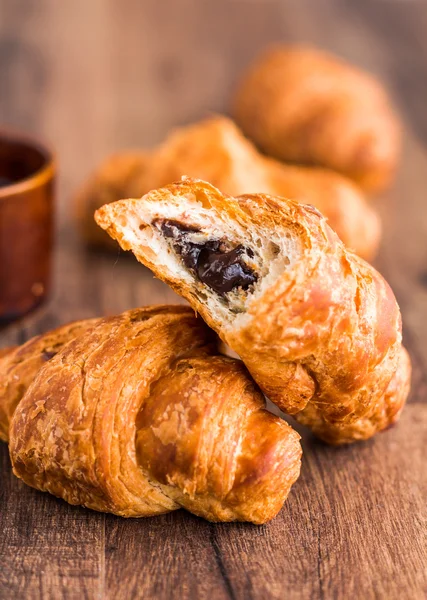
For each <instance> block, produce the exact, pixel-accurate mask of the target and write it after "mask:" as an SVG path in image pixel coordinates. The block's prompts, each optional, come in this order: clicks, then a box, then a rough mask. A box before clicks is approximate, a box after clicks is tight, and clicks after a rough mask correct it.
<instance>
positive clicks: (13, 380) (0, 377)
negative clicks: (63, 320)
mask: <svg viewBox="0 0 427 600" xmlns="http://www.w3.org/2000/svg"><path fill="white" fill-rule="evenodd" d="M96 322H97V319H88V320H86V321H76V322H74V323H67V324H66V325H62V326H61V327H58V328H57V329H54V330H53V331H49V332H47V333H44V334H41V335H38V336H36V337H33V338H31V339H30V340H28V342H26V343H25V344H23V345H22V346H17V347H15V348H7V349H6V350H8V352H7V353H5V354H4V355H3V356H2V355H1V351H0V439H1V440H3V441H5V442H7V441H8V440H9V424H10V421H11V418H12V415H13V413H14V411H15V409H16V407H17V405H18V403H19V402H20V400H21V398H22V397H23V395H24V394H25V392H26V391H27V389H28V386H29V385H30V383H31V382H32V381H33V379H34V377H35V376H36V374H37V373H38V371H39V369H40V368H41V367H42V366H43V365H44V364H45V363H46V362H47V361H49V360H50V359H51V358H52V357H53V356H55V354H57V353H58V352H59V351H60V350H61V349H62V347H63V346H64V345H65V344H67V343H68V342H69V341H71V340H73V339H74V338H75V337H77V336H78V335H81V334H82V333H84V332H85V331H86V330H87V329H90V328H91V327H93V326H94V325H95V323H96Z"/></svg>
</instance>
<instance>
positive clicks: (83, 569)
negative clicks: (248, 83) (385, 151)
mask: <svg viewBox="0 0 427 600" xmlns="http://www.w3.org/2000/svg"><path fill="white" fill-rule="evenodd" d="M0 15H1V16H0V77H1V83H0V89H1V94H0V120H1V122H3V123H5V124H7V125H9V126H13V127H17V128H23V129H25V130H28V131H30V132H32V133H35V134H36V135H39V136H41V137H43V138H44V139H47V140H48V141H49V142H50V143H51V144H52V146H53V147H55V148H56V150H57V152H58V157H59V161H60V166H61V178H60V181H59V189H58V207H59V211H58V212H59V215H58V244H57V254H56V264H55V286H54V293H53V295H52V298H51V299H50V301H49V303H48V304H47V305H46V306H45V307H44V308H43V309H41V310H40V311H39V312H37V313H35V314H33V315H31V316H29V317H28V318H26V319H25V320H24V321H23V322H21V323H19V324H16V325H14V326H12V327H10V328H9V329H7V330H5V331H2V332H0V347H3V346H7V345H8V344H14V343H22V342H23V341H25V340H26V339H28V337H30V336H32V335H34V334H35V333H37V332H39V331H44V330H46V329H47V328H49V327H53V326H55V325H57V324H59V323H63V322H66V321H68V320H71V319H78V318H84V317H89V316H94V315H99V314H114V313H117V312H120V311H123V310H126V309H128V308H131V307H134V306H137V305H144V304H150V303H159V302H160V303H163V302H175V301H180V300H179V299H178V298H177V297H176V296H175V295H174V294H173V292H171V291H170V290H169V289H168V288H166V287H165V286H164V285H163V284H161V283H160V282H159V281H157V280H154V279H153V278H152V276H151V274H150V273H149V272H148V271H146V270H144V269H143V268H141V267H140V266H138V265H136V264H135V263H134V261H133V260H132V259H131V258H130V257H127V256H126V255H125V254H124V253H119V252H118V253H117V255H116V256H111V255H103V254H99V253H93V252H89V251H88V250H86V249H85V248H84V247H83V246H82V245H81V243H80V241H79V239H78V237H77V235H76V232H75V231H73V228H72V225H71V222H70V216H71V210H70V206H69V200H70V195H71V193H72V191H73V190H74V189H75V187H76V185H77V184H78V183H79V182H80V181H81V180H82V178H83V177H84V176H85V175H86V174H87V173H88V172H89V171H90V169H91V168H92V167H93V166H94V165H95V164H96V163H97V162H98V161H99V160H100V159H101V158H103V157H104V156H105V155H106V154H108V153H109V152H111V151H114V150H116V149H118V148H122V147H127V146H150V145H151V144H153V143H157V142H158V141H160V140H161V139H162V138H163V137H164V135H165V133H166V132H167V130H168V129H169V128H170V127H171V126H173V125H178V124H182V123H185V122H189V121H191V120H194V119H197V118H199V117H201V116H203V115H205V114H207V113H208V112H209V111H226V110H227V106H228V100H229V97H230V94H231V91H232V88H233V85H234V82H235V80H236V77H237V76H238V74H239V72H240V70H241V69H242V67H243V66H244V65H245V64H246V63H248V62H249V61H250V60H251V59H252V58H253V56H255V54H256V53H257V52H258V51H259V50H260V49H261V48H262V47H263V46H264V45H265V44H267V43H270V42H272V41H277V40H288V41H304V42H312V43H315V44H318V45H321V46H323V47H325V48H327V49H329V50H332V51H335V52H337V53H339V54H341V55H342V56H344V57H346V58H348V59H350V60H352V61H354V62H355V63H357V64H360V65H361V66H362V67H365V68H368V69H370V70H371V71H373V72H374V73H377V74H378V75H379V76H381V77H382V78H383V79H384V80H385V81H386V83H387V84H388V86H389V87H390V89H391V90H392V91H393V93H394V95H395V98H396V102H397V104H398V106H399V108H400V110H401V112H402V115H403V118H404V120H405V124H406V129H407V135H406V141H405V151H404V155H403V157H402V168H401V171H400V173H399V177H398V180H397V182H396V185H395V187H394V189H393V190H392V191H391V192H389V193H387V194H386V195H385V197H384V199H383V200H382V201H381V203H380V209H381V213H382V216H383V220H384V229H385V233H384V241H383V245H382V249H381V253H380V256H379V258H378V261H377V266H378V267H379V269H380V270H381V271H382V272H383V273H384V275H385V276H386V277H387V278H388V280H389V281H390V283H391V284H392V286H393V288H394V289H395V291H396V294H397V297H398V299H399V302H400V304H401V307H402V312H403V317H404V323H405V341H406V344H407V346H408V348H409V350H410V353H411V356H412V360H413V364H414V378H413V391H412V394H411V402H410V404H409V406H408V407H407V408H406V410H405V412H404V414H403V417H402V420H401V422H400V424H399V425H398V426H397V427H395V428H393V429H391V430H389V431H387V432H385V433H384V434H381V435H379V436H378V437H377V438H376V439H374V440H372V441H369V442H366V443H363V444H360V445H357V446H354V447H351V448H344V449H340V450H336V449H332V448H328V447H326V446H324V445H323V444H320V443H318V442H316V441H315V440H313V439H312V437H311V436H310V435H309V434H307V433H306V432H303V431H302V430H301V429H300V431H301V433H302V435H303V445H304V463H303V470H302V475H301V478H300V479H299V481H298V482H297V484H296V485H295V488H294V489H293V491H292V493H291V496H290V498H289V500H288V502H287V504H286V506H285V508H284V510H282V512H281V513H280V515H279V516H278V518H277V519H276V520H274V521H273V522H272V523H270V524H269V525H266V526H263V527H256V526H250V525H243V524H232V525H213V524H209V523H207V522H205V521H203V520H201V519H197V518H196V517H193V516H192V515H189V514H187V513H185V512H184V511H180V512H177V513H173V514H170V515H167V516H164V517H158V518H154V519H147V520H123V519H120V518H117V517H114V516H111V515H100V514H96V513H93V512H89V511H86V510H84V509H80V508H75V507H70V506H68V505H66V504H65V503H64V502H61V501H59V500H56V499H54V498H52V497H50V496H48V495H44V494H41V493H39V492H36V491H34V490H31V489H29V488H27V487H26V486H24V485H23V484H22V483H21V482H20V481H18V480H17V479H16V478H14V477H13V476H12V474H11V471H10V465H9V459H8V455H7V448H6V446H4V445H2V446H1V447H0V565H1V566H0V598H5V599H9V598H12V597H13V598H17V599H20V598H25V599H27V598H28V599H30V598H31V599H33V598H35V599H37V598H43V599H44V598H52V599H55V600H56V599H57V598H67V599H68V598H70V599H80V598H89V599H95V598H102V599H104V598H105V599H110V598H111V599H117V598H118V599H121V598H144V599H145V598H156V599H157V598H159V599H169V598H173V599H175V598H176V599H182V598H184V599H186V598H202V599H203V598H209V599H212V600H216V599H221V600H222V599H226V598H231V599H239V600H240V599H242V600H243V599H244V600H247V599H252V598H253V599H256V600H259V599H264V598H266V599H267V598H268V599H270V598H277V599H279V598H280V599H281V598H291V599H293V598H295V599H299V598H301V599H305V598H324V599H329V598H334V599H335V598H337V599H341V598H343V599H344V598H345V599H346V598H356V599H357V598H361V599H362V598H363V599H365V598H368V599H370V598H373V599H374V598H380V599H383V598H384V599H387V600H388V599H394V598H396V599H397V598H399V599H401V598H403V599H406V598H407V599H413V598H415V599H418V598H422V597H425V595H427V573H426V564H427V511H426V502H425V498H426V497H427V469H426V468H425V461H424V460H423V459H424V454H425V450H424V448H425V444H426V442H427V403H426V398H427V375H426V374H427V343H426V341H427V318H426V316H427V266H426V265H427V211H426V209H425V202H426V197H425V195H426V192H425V186H426V179H425V173H426V172H427V113H426V110H425V98H426V96H427V41H426V37H425V31H426V27H427V4H426V3H425V2H423V0H412V2H404V1H403V0H401V1H399V0H369V1H368V0H360V1H359V2H357V3H355V2H351V1H350V0H348V1H346V2H345V1H338V0H336V1H332V0H317V1H316V2H315V1H314V0H311V1H309V0H300V1H298V2H297V1H296V0H294V1H289V2H282V1H281V0H246V1H245V0H241V1H235V0H175V1H174V2H170V3H167V4H166V3H163V2H158V0H143V1H138V0H122V2H120V3H119V2H114V0H92V1H91V2H86V1H85V0H75V1H74V2H56V0H39V1H37V0H15V1H14V2H8V1H7V0H0Z"/></svg>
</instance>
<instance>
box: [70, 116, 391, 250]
mask: <svg viewBox="0 0 427 600" xmlns="http://www.w3.org/2000/svg"><path fill="white" fill-rule="evenodd" d="M138 165H139V166H138ZM138 172H139V173H138ZM182 175H187V176H190V177H197V178H200V179H205V180H206V181H210V182H211V183H212V184H213V185H215V186H216V187H218V188H219V189H220V190H222V191H223V192H225V193H227V194H231V195H233V196H238V195H240V194H245V193H251V192H263V193H267V194H272V195H276V196H285V197H287V198H293V199H296V200H299V201H301V202H305V203H309V204H313V205H314V206H316V208H318V209H319V210H320V211H321V212H322V213H323V214H324V215H325V216H326V217H327V218H328V219H329V224H330V225H331V227H332V228H333V229H335V231H336V232H337V233H338V235H339V236H340V237H341V238H342V239H343V240H344V242H345V243H346V244H347V246H349V247H350V248H353V249H354V250H355V251H356V252H357V253H358V254H359V255H360V256H363V257H364V258H367V259H371V258H372V257H373V256H374V255H375V252H376V250H377V248H378V244H379V239H380V222H379V218H378V216H377V214H376V213H375V212H374V210H373V209H372V208H371V207H370V206H369V205H368V203H367V202H366V199H365V198H364V196H363V194H362V193H361V191H360V190H359V189H358V188H357V187H356V186H355V185H354V184H353V183H352V182H351V181H349V180H348V179H346V178H345V177H342V176H341V175H339V174H337V173H334V172H333V171H329V170H327V169H320V168H309V167H296V166H290V165H284V164H283V163H280V162H278V161H275V160H273V159H269V158H266V157H264V156H262V155H261V154H260V153H259V152H258V151H257V150H256V148H255V147H254V146H253V145H252V144H251V142H249V141H248V140H247V139H245V137H244V136H243V135H242V134H241V132H240V131H239V129H238V128H237V127H236V126H235V124H234V123H233V122H232V121H230V120H229V119H226V118H225V117H214V118H210V119H206V120H204V121H201V122H199V123H195V124H194V125H190V126H188V127H182V128H180V129H177V130H176V131H175V132H173V133H172V134H171V135H169V136H168V138H167V139H166V141H165V142H164V144H162V145H161V146H160V147H159V148H157V149H155V150H154V151H152V152H151V153H150V154H149V153H146V154H143V153H140V154H136V153H127V154H123V155H116V156H113V157H111V158H110V159H108V160H107V161H106V162H105V163H104V164H102V165H101V166H100V168H99V169H98V171H97V172H96V173H95V174H94V175H93V176H92V178H91V179H90V180H89V181H88V182H87V183H86V184H85V186H84V188H83V189H82V190H81V191H80V192H79V193H78V195H77V198H76V202H77V206H78V213H79V218H80V220H81V223H82V228H83V231H84V235H85V238H86V239H88V240H89V241H90V242H91V243H95V244H96V243H103V244H104V245H106V242H107V241H108V242H109V243H110V244H111V239H110V238H109V236H107V235H105V234H104V232H103V231H102V230H101V229H100V228H99V227H97V226H96V224H95V222H94V220H93V213H94V212H95V210H96V209H97V208H100V207H101V206H102V205H103V204H107V203H108V202H112V201H114V200H120V199H121V198H135V197H140V196H141V195H143V194H145V193H147V192H149V191H150V190H152V189H155V188H158V187H162V186H164V185H167V184H168V183H170V182H172V181H177V180H179V179H180V178H181V176H182Z"/></svg>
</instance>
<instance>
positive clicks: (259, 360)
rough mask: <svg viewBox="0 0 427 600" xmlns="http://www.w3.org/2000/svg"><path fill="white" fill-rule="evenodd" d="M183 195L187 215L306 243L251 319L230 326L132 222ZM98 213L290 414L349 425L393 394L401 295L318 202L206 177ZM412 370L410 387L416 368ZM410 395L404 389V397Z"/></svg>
mask: <svg viewBox="0 0 427 600" xmlns="http://www.w3.org/2000/svg"><path fill="white" fill-rule="evenodd" d="M181 199H182V200H181ZM184 199H185V202H186V204H185V213H183V217H182V218H183V219H184V223H185V218H186V215H188V219H189V222H191V215H192V211H197V210H199V209H198V207H200V206H203V209H204V210H206V209H208V210H210V215H211V222H212V223H213V225H212V227H213V226H214V225H215V223H216V222H219V221H220V219H225V218H226V219H228V221H229V223H231V225H232V226H233V224H237V223H239V226H240V227H242V226H244V227H245V228H246V230H247V232H248V236H247V237H248V239H249V234H250V233H253V231H254V229H255V228H263V231H266V232H267V233H268V232H269V231H270V232H271V233H273V232H276V233H277V232H278V231H281V232H283V235H284V236H290V237H291V238H292V239H293V240H295V241H296V242H297V243H298V247H300V248H301V254H300V255H299V256H298V257H297V258H296V259H295V260H294V262H293V263H292V265H291V266H290V267H289V268H287V269H284V270H283V271H282V272H281V273H280V274H278V276H277V278H276V279H275V280H274V281H273V282H272V283H271V285H269V286H268V288H267V289H265V290H264V291H263V293H262V294H261V295H258V296H255V295H254V297H253V299H251V300H250V301H249V304H248V306H247V310H246V315H245V319H246V320H244V321H242V320H241V321H237V320H234V321H233V324H232V325H231V326H230V325H228V324H227V323H225V322H224V320H222V319H220V318H219V317H218V316H215V315H214V314H213V312H212V311H211V310H210V308H209V306H208V304H207V302H206V301H205V300H204V299H203V298H202V296H200V295H198V294H196V293H195V285H194V284H192V283H191V281H189V280H188V279H187V280H186V281H185V280H184V279H183V278H182V277H179V276H178V275H177V273H176V272H173V271H171V270H170V269H169V268H168V267H167V266H165V265H164V264H161V261H160V257H159V256H158V255H154V254H149V253H148V252H147V251H146V249H145V248H144V247H142V246H141V245H139V244H138V242H137V238H134V237H132V238H129V237H128V227H129V223H130V222H131V221H132V220H134V219H135V218H137V217H138V215H140V214H142V213H141V211H142V210H143V207H146V206H149V205H150V204H152V205H153V206H154V209H155V211H156V214H159V215H160V216H161V215H162V214H163V213H162V206H163V204H164V203H168V204H169V205H171V204H173V203H175V204H176V205H180V202H182V201H183V200H184ZM147 210H148V209H147ZM183 211H184V209H183ZM96 219H97V222H98V224H99V225H100V226H101V227H103V228H104V229H106V230H107V231H108V233H109V234H110V235H111V236H112V237H113V238H114V239H117V240H118V241H119V243H120V244H121V246H122V247H123V248H124V249H126V250H128V249H131V250H132V251H133V252H134V254H135V256H136V257H137V259H138V260H139V261H140V262H142V263H144V264H145V265H146V266H148V267H149V268H150V269H152V270H153V272H154V273H155V274H156V276H158V277H159V278H160V279H162V280H163V281H166V283H168V284H169V285H170V286H171V287H173V289H174V290H175V291H176V292H178V293H179V294H181V295H182V296H183V297H185V298H186V299H187V300H188V301H189V302H190V304H191V305H192V306H193V308H194V309H195V310H196V311H197V312H198V313H200V315H201V316H202V317H203V318H204V320H205V321H206V322H207V323H208V324H209V325H210V326H211V327H212V328H213V329H214V330H215V331H217V333H218V334H219V335H220V336H221V338H222V339H223V340H224V341H225V342H226V343H227V344H229V346H230V347H231V348H232V349H233V350H234V351H235V352H237V353H238V354H239V356H240V357H241V358H242V360H243V361H244V363H245V364H246V366H247V367H248V369H249V371H250V372H251V374H252V376H253V377H254V379H255V381H257V383H258V384H259V385H260V387H261V388H262V390H263V391H264V393H265V394H266V395H267V396H268V397H269V398H270V399H271V400H272V401H273V402H275V403H276V404H277V405H278V406H279V407H280V408H282V409H283V410H284V411H285V412H288V413H291V414H297V413H299V412H300V411H302V410H303V409H305V408H306V406H307V405H308V404H309V403H311V404H313V405H314V407H315V408H316V410H317V411H319V413H320V414H321V416H322V419H324V420H325V421H326V422H328V423H330V424H332V425H335V424H340V425H341V426H343V425H348V424H351V423H354V422H355V421H357V420H359V419H361V418H362V417H367V416H369V415H371V414H372V412H373V411H375V409H376V407H377V406H378V405H379V403H383V402H384V394H386V393H390V392H386V390H387V387H388V386H389V384H390V381H391V379H392V377H393V376H394V374H395V372H396V369H397V363H398V357H399V354H400V352H401V319H400V311H399V307H398V305H397V302H396V300H395V297H394V295H393V293H392V291H391V289H390V287H389V286H388V284H387V283H386V282H385V280H384V279H383V278H382V277H381V275H380V274H379V273H378V272H377V271H376V270H375V269H374V268H373V267H372V266H370V265H369V264H368V263H366V262H365V261H363V260H362V259H360V258H359V257H357V256H356V255H355V254H353V253H352V252H349V251H347V250H346V248H345V247H344V245H343V244H342V243H341V242H340V240H339V239H338V237H337V236H336V234H335V233H334V232H333V231H332V230H331V228H330V227H329V226H328V225H327V223H326V221H325V219H324V218H323V217H322V215H321V214H320V213H319V212H318V211H316V210H315V209H314V208H312V207H310V206H305V205H301V204H298V203H296V202H292V201H290V200H285V199H283V198H273V197H271V196H265V195H247V196H241V197H238V198H232V197H229V196H224V195H222V194H221V193H220V192H219V191H218V190H216V189H215V188H213V187H212V186H211V185H209V184H207V183H205V182H202V181H195V180H189V179H186V180H183V181H181V182H178V183H176V184H173V185H170V186H167V187H166V188H163V189H161V190H156V191H155V192H152V193H150V194H148V195H147V196H145V197H144V198H142V199H141V200H127V201H121V202H117V203H114V204H112V205H109V206H105V207H103V208H102V209H100V210H99V211H97V213H96ZM130 240H131V241H130ZM198 285H200V282H199V283H198ZM404 375H405V377H406V379H405V382H404V389H405V390H406V391H407V390H408V389H409V375H410V373H409V370H408V369H405V371H404ZM402 376H403V375H402ZM391 395H392V394H391ZM405 399H406V392H405V394H404V397H402V398H401V399H400V404H403V402H404V400H405ZM389 402H390V400H389ZM357 439H360V435H359V434H358V437H357Z"/></svg>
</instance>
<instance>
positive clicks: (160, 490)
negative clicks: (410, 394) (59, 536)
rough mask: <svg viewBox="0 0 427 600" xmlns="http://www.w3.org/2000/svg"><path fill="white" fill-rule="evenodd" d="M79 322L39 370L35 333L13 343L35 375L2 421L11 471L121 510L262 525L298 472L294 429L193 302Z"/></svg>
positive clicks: (72, 497)
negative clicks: (222, 350) (224, 348)
mask: <svg viewBox="0 0 427 600" xmlns="http://www.w3.org/2000/svg"><path fill="white" fill-rule="evenodd" d="M80 325H81V327H82V329H81V333H80V335H77V336H76V337H75V338H74V339H73V340H72V341H70V342H68V343H67V344H65V345H64V344H63V341H64V339H63V338H60V339H59V342H58V344H59V346H58V352H57V353H56V354H55V355H54V356H52V357H51V358H48V357H47V360H46V362H45V363H44V364H43V366H41V368H39V370H38V371H37V373H35V371H34V369H33V366H32V362H31V348H32V351H33V352H34V361H35V362H39V359H40V348H41V347H42V344H41V340H40V338H39V341H38V342H37V340H35V341H33V342H32V344H33V345H32V347H31V343H30V345H29V344H27V345H26V348H25V347H24V348H22V349H21V351H22V352H23V354H24V355H25V357H26V364H27V365H28V369H29V370H28V373H31V374H32V376H33V381H32V383H30V382H29V379H28V378H23V381H24V385H25V386H26V387H27V389H26V392H25V394H24V395H23V397H22V398H21V400H20V401H19V403H18V405H17V406H16V408H15V412H14V414H13V416H12V419H11V423H10V440H9V450H10V456H11V461H12V465H13V470H14V472H15V474H16V475H17V476H18V477H20V478H21V479H23V481H24V482H25V483H27V484H28V485H30V486H32V487H35V488H37V489H39V490H42V491H48V492H50V493H52V494H54V495H55V496H58V497H61V498H63V499H64V500H66V501H67V502H69V503H70V504H82V505H85V506H87V507H89V508H92V509H95V510H99V511H105V512H111V513H115V514H117V515H122V516H125V517H143V516H150V515H157V514H162V513H167V512H169V511H173V510H176V509H179V508H186V509H187V510H189V511H190V512H192V513H194V514H196V515H199V516H202V517H205V518H206V519H209V520H211V521H233V520H239V521H252V522H253V523H264V522H266V521H268V520H269V519H271V518H273V517H274V516H275V515H276V514H277V512H278V511H279V510H280V508H281V506H282V504H283V502H284V501H285V499H286V497H287V495H288V493H289V490H290V488H291V486H292V484H293V483H294V481H295V480H296V479H297V477H298V475H299V470H300V459H301V447H300V442H299V435H298V434H297V433H296V432H295V431H294V430H293V429H292V428H291V427H290V426H289V425H287V424H286V423H285V422H284V421H283V420H281V419H279V418H278V417H276V416H274V415H272V414H271V413H269V412H267V411H266V410H265V408H264V406H265V404H264V399H263V396H262V394H261V392H260V391H259V390H258V388H257V387H256V385H255V383H254V382H253V381H252V379H251V378H250V377H249V375H248V373H247V371H246V369H245V367H244V365H243V364H242V363H241V361H238V360H235V359H232V358H228V357H225V356H222V355H220V354H219V353H218V350H217V343H218V340H217V338H216V337H215V335H214V334H213V332H212V331H211V330H209V328H208V327H206V325H205V324H204V323H203V321H202V320H201V319H197V318H196V317H195V316H194V312H193V311H192V310H191V309H190V308H189V307H185V306H163V307H162V306H160V307H147V308H143V309H138V310H132V311H129V312H127V313H124V314H122V315H119V316H117V317H111V318H106V319H102V320H98V321H96V322H93V321H92V322H82V323H81V324H80ZM74 327H76V326H74ZM74 331H76V330H74ZM48 335H50V338H51V341H53V338H54V336H55V334H54V333H52V334H48ZM50 343H51V342H49V347H50ZM54 347H55V346H54ZM23 368H24V367H23ZM0 377H6V378H8V377H10V371H6V373H4V371H3V369H1V370H0ZM12 378H13V377H12ZM3 402H4V397H1V398H0V403H3ZM6 402H8V401H7V399H6ZM6 412H7V411H3V413H2V414H3V415H4V414H6ZM5 429H6V427H5V426H4V425H3V430H5Z"/></svg>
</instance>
